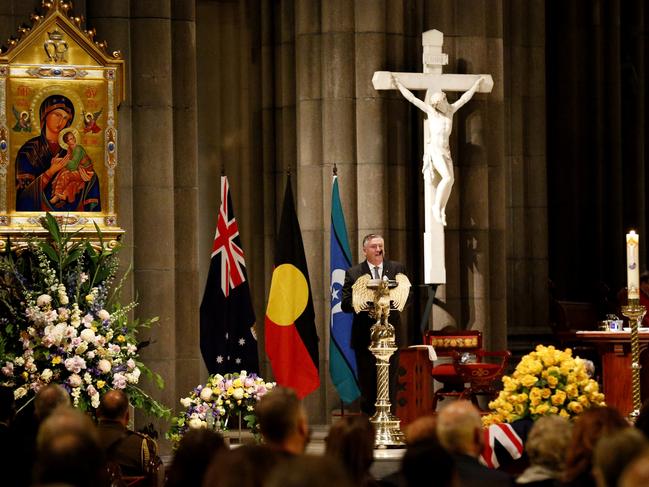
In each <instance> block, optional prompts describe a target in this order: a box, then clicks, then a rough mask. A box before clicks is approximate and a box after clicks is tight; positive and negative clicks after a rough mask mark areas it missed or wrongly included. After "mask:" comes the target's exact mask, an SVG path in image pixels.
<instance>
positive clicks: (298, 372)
mask: <svg viewBox="0 0 649 487" xmlns="http://www.w3.org/2000/svg"><path fill="white" fill-rule="evenodd" d="M265 325H266V326H265V332H266V333H265V338H266V353H267V354H268V358H269V359H270V364H271V366H272V368H273V375H274V376H275V380H276V381H277V383H278V384H279V385H282V386H286V387H291V388H293V389H294V390H295V392H296V393H297V395H298V396H299V397H300V398H302V397H304V396H306V395H307V394H309V393H311V392H313V391H314V390H315V389H317V388H318V386H319V385H320V376H319V373H318V365H319V357H318V335H317V333H316V328H315V312H314V311H313V299H312V294H311V285H310V284H309V272H308V270H307V265H306V257H305V255H304V245H303V243H302V233H301V232H300V224H299V222H298V219H297V213H296V212H295V206H294V203H293V191H292V190H291V179H290V177H289V178H288V181H287V185H286V193H285V194H284V205H283V208H282V217H281V221H280V224H279V231H278V234H277V239H276V241H275V269H274V270H273V276H272V279H271V283H270V293H269V295H268V307H267V308H266V320H265Z"/></svg>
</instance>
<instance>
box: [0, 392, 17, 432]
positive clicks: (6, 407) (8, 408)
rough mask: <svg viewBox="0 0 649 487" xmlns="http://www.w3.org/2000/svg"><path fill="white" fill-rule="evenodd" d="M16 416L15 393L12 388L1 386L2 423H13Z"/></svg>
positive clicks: (0, 406) (0, 419)
mask: <svg viewBox="0 0 649 487" xmlns="http://www.w3.org/2000/svg"><path fill="white" fill-rule="evenodd" d="M15 414H16V401H15V399H14V391H13V390H12V389H11V388H10V387H6V386H0V423H5V424H9V423H11V420H12V419H13V417H14V415H15Z"/></svg>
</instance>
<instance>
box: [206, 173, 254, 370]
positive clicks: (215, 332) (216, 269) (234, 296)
mask: <svg viewBox="0 0 649 487" xmlns="http://www.w3.org/2000/svg"><path fill="white" fill-rule="evenodd" d="M254 326H255V312H254V311H253V309H252V300H251V298H250V287H249V286H248V278H247V275H246V262H245V260H244V257H243V249H242V248H241V238H240V236H239V227H238V225H237V221H236V219H235V218H234V211H233V208H232V198H231V197H230V187H229V185H228V178H227V177H225V176H222V177H221V208H220V210H219V218H218V221H217V224H216V235H215V236H214V245H213V247H212V259H211V262H210V271H209V273H208V275H207V284H206V285H205V294H203V302H202V303H201V353H202V355H203V360H204V361H205V366H206V367H207V370H208V371H209V373H210V374H216V373H219V374H228V373H232V372H240V371H242V370H245V371H247V372H256V373H258V372H259V356H258V353H257V338H256V336H255V332H254Z"/></svg>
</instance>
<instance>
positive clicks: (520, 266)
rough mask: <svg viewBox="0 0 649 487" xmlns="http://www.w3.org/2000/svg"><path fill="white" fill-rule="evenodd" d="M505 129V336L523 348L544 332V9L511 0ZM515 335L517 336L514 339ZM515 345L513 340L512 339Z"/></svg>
mask: <svg viewBox="0 0 649 487" xmlns="http://www.w3.org/2000/svg"><path fill="white" fill-rule="evenodd" d="M504 19H505V36H504V40H505V52H506V53H507V59H508V62H507V63H506V74H507V76H506V79H507V80H509V82H507V83H506V84H505V96H506V97H505V99H506V100H507V102H508V109H507V112H508V113H509V120H508V123H507V124H506V126H505V133H507V134H508V135H507V138H508V139H509V141H510V143H509V144H508V146H507V152H506V162H507V166H508V167H509V178H508V187H509V191H508V195H507V215H508V218H507V219H508V220H509V221H511V222H512V229H511V231H510V232H509V234H508V236H507V278H508V282H507V292H508V313H507V314H508V322H509V328H510V329H509V334H510V338H511V337H514V338H513V340H514V341H521V340H523V341H522V342H521V343H520V347H521V348H522V349H524V350H529V349H530V347H531V346H532V345H533V343H532V341H533V339H530V338H529V337H528V338H525V335H528V336H529V335H533V336H538V335H539V334H540V333H548V332H549V331H550V330H549V328H548V322H549V320H548V225H547V161H546V111H545V107H546V100H545V8H544V6H543V5H541V4H539V5H537V4H534V3H525V2H511V3H510V4H509V9H508V11H506V12H505V15H504ZM515 337H520V338H515ZM513 346H514V347H516V343H514V344H513Z"/></svg>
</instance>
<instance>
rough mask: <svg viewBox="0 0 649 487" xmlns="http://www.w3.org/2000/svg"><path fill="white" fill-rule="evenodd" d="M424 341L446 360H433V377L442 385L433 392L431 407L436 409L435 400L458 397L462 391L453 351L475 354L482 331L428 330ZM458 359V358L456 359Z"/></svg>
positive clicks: (461, 379) (460, 378) (462, 385)
mask: <svg viewBox="0 0 649 487" xmlns="http://www.w3.org/2000/svg"><path fill="white" fill-rule="evenodd" d="M424 343H425V344H426V345H432V346H433V347H434V348H435V353H437V357H438V358H440V357H447V359H448V360H447V361H445V362H441V361H439V362H438V361H435V363H434V364H433V368H432V370H431V375H432V376H433V379H435V380H436V381H438V382H440V383H441V384H442V387H441V388H440V389H438V390H436V391H435V393H434V394H433V404H432V409H433V411H435V410H436V409H437V401H438V400H439V399H440V398H445V397H448V396H455V397H460V396H461V395H462V394H463V393H464V384H465V381H464V378H463V377H462V376H461V375H460V373H459V372H458V370H457V369H456V367H455V364H454V362H453V353H457V354H458V355H459V356H460V357H461V355H462V354H464V353H473V354H475V353H476V352H477V351H478V350H482V332H480V331H478V330H453V331H442V330H428V331H426V333H425V334H424ZM458 360H459V359H458Z"/></svg>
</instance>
